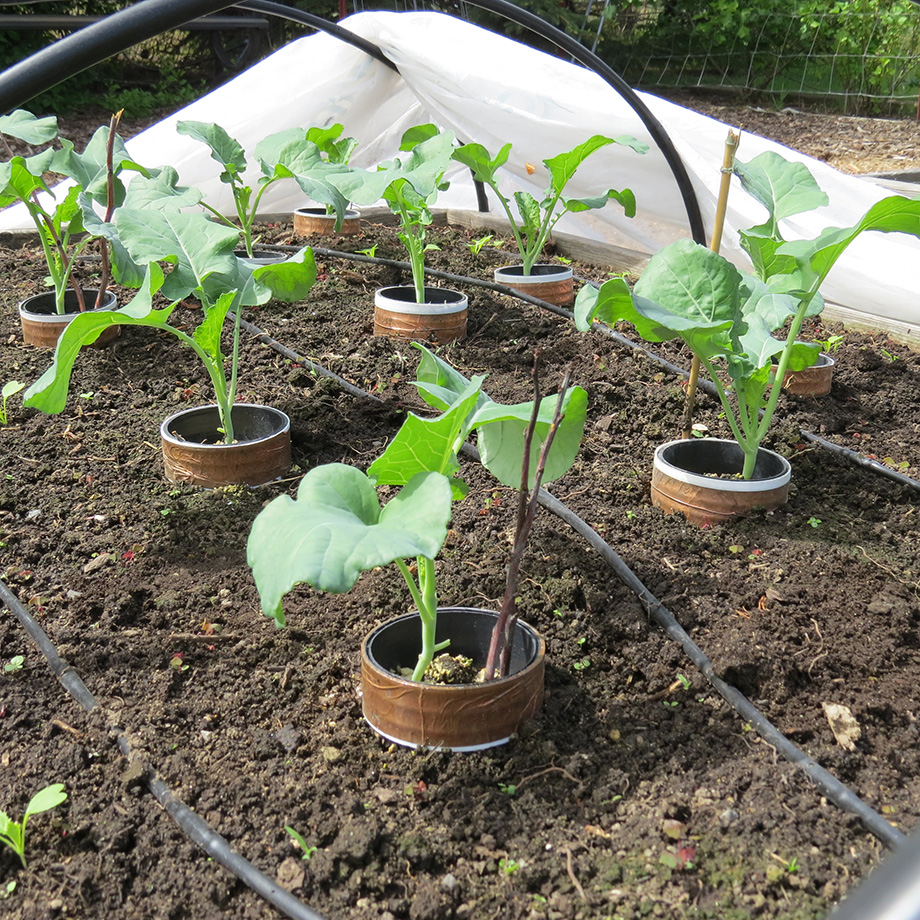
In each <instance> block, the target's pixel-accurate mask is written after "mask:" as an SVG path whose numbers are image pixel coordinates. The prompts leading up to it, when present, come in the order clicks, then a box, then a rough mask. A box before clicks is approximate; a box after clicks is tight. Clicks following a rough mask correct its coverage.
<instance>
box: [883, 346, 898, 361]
mask: <svg viewBox="0 0 920 920" xmlns="http://www.w3.org/2000/svg"><path fill="white" fill-rule="evenodd" d="M882 354H883V355H884V356H885V358H886V359H887V360H888V363H889V364H894V362H895V361H900V360H901V359H900V357H899V356H898V355H896V354H894V353H893V352H890V351H888V349H887V348H883V349H882Z"/></svg>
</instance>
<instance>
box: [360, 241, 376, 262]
mask: <svg viewBox="0 0 920 920" xmlns="http://www.w3.org/2000/svg"><path fill="white" fill-rule="evenodd" d="M358 252H359V253H360V254H361V255H362V256H367V257H368V258H369V259H373V258H374V256H375V255H377V244H376V243H374V245H373V246H368V247H367V249H359V250H358Z"/></svg>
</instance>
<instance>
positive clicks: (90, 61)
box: [0, 0, 396, 112]
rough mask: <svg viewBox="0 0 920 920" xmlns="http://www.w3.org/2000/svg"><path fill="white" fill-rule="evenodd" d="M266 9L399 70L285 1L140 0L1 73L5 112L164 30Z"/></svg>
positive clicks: (370, 47)
mask: <svg viewBox="0 0 920 920" xmlns="http://www.w3.org/2000/svg"><path fill="white" fill-rule="evenodd" d="M234 5H236V6H238V7H239V8H241V9H246V10H254V11H256V12H265V13H269V14H271V15H275V16H279V17H281V18H284V19H289V20H291V21H292V22H298V23H300V24H302V25H306V26H310V27H311V28H314V29H318V30H321V31H324V32H328V33H329V34H331V35H333V36H334V37H335V38H338V39H341V40H342V41H345V42H348V43H349V44H351V45H354V46H355V47H357V48H360V49H361V50H362V51H364V52H365V53H366V54H369V55H370V56H371V57H372V58H374V59H375V60H378V61H380V62H381V63H382V64H386V66H387V67H391V68H393V69H394V70H395V69H396V68H395V65H394V64H393V62H392V61H390V60H388V59H387V58H386V56H385V55H384V54H383V52H382V51H381V50H380V49H379V48H378V47H377V46H376V45H374V44H373V43H371V42H369V41H367V40H365V39H363V38H361V37H360V36H358V35H355V34H354V33H352V32H349V31H348V30H347V29H343V28H342V27H341V26H338V25H336V24H335V23H331V22H327V21H326V20H325V19H320V18H319V17H318V16H314V15H312V14H311V13H307V12H305V11H303V10H295V9H292V8H291V7H289V6H285V5H284V4H282V3H268V2H261V0H252V2H249V3H240V4H232V3H227V0H141V2H139V3H135V4H133V5H131V6H128V7H125V9H123V10H118V11H117V12H115V13H112V14H111V15H109V16H106V17H105V19H100V20H99V22H95V23H93V24H92V25H88V26H86V27H85V28H82V29H80V30H79V31H77V32H72V33H71V34H70V35H65V36H64V38H62V39H60V40H58V41H56V42H54V44H51V45H48V46H47V47H46V48H42V49H41V50H40V51H37V52H36V53H35V54H33V55H30V56H29V57H27V58H26V59H25V60H23V61H20V62H19V63H18V64H14V65H13V66H12V67H9V68H7V69H6V70H5V71H3V73H0V112H8V111H10V110H11V109H15V108H16V107H17V106H21V105H24V104H25V103H26V102H28V100H29V99H31V98H32V97H33V96H37V95H38V94H39V93H43V92H45V91H46V90H49V89H51V88H52V87H53V86H57V84H58V83H62V82H63V81H64V80H66V79H68V78H69V77H72V76H74V75H75V74H78V73H81V72H82V71H84V70H87V69H88V68H90V67H93V66H95V65H96V64H99V63H100V62H101V61H104V60H105V59H106V58H109V57H112V55H114V54H118V53H119V52H121V51H125V50H127V49H128V48H131V47H133V46H134V45H136V44H138V42H142V41H145V40H146V39H148V38H154V37H155V36H157V35H160V34H161V33H163V32H170V31H172V30H173V29H178V28H181V27H182V26H183V25H184V24H185V23H187V22H191V21H193V20H195V19H199V18H200V17H202V16H206V15H208V14H209V13H217V12H220V11H221V10H223V9H226V8H228V7H232V6H234Z"/></svg>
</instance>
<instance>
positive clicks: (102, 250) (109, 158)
mask: <svg viewBox="0 0 920 920" xmlns="http://www.w3.org/2000/svg"><path fill="white" fill-rule="evenodd" d="M123 111H124V109H120V110H119V111H117V112H116V113H115V114H114V115H113V116H112V117H111V119H110V120H109V136H108V139H107V140H108V142H107V144H106V148H105V202H106V208H105V217H103V218H102V219H103V221H105V223H107V224H108V223H111V222H112V215H113V214H114V213H115V130H116V128H117V127H118V122H119V121H121V113H122V112H123ZM99 257H100V259H101V261H102V274H101V275H100V276H99V291H98V293H97V294H96V307H101V306H102V304H103V302H104V299H105V292H106V289H107V288H108V286H109V272H110V270H111V267H110V265H109V244H108V242H107V241H106V239H105V238H104V237H100V238H99Z"/></svg>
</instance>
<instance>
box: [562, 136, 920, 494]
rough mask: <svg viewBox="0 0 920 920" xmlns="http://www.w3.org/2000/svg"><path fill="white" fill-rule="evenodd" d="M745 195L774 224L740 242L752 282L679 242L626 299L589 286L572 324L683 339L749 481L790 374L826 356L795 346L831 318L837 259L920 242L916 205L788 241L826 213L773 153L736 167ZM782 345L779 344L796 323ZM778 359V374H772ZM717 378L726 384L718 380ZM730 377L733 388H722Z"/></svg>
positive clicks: (803, 180) (887, 208)
mask: <svg viewBox="0 0 920 920" xmlns="http://www.w3.org/2000/svg"><path fill="white" fill-rule="evenodd" d="M734 172H735V174H736V175H737V176H738V177H739V179H740V181H741V185H742V188H743V189H744V190H745V191H746V192H747V193H748V194H749V195H750V196H751V197H752V198H753V199H754V200H755V201H757V202H758V203H759V204H760V205H762V206H763V208H764V209H765V211H766V215H767V220H766V221H765V222H764V223H762V224H760V225H758V226H755V227H750V228H749V229H747V230H744V231H741V244H742V247H743V248H744V250H745V251H746V252H747V254H748V256H750V258H751V261H752V263H753V266H754V272H753V274H747V273H745V272H742V271H740V270H739V269H737V268H736V267H735V266H734V265H733V264H732V263H731V262H729V261H728V260H727V259H725V258H723V257H722V256H721V255H719V254H718V253H715V252H713V251H712V250H711V249H708V248H707V247H706V246H703V245H700V244H699V243H695V242H692V241H691V240H678V241H677V242H675V243H671V244H670V245H668V246H665V247H664V248H663V249H661V250H660V251H659V252H657V253H656V254H655V255H654V256H652V258H651V259H650V260H649V263H648V266H647V267H646V269H645V271H644V272H643V273H642V277H641V278H640V279H639V281H638V282H637V283H636V285H635V288H634V289H633V291H630V289H629V287H628V286H627V284H626V282H625V281H623V280H622V279H612V280H610V281H607V282H605V283H604V284H603V286H602V287H601V288H600V290H597V289H595V288H594V287H592V286H591V285H585V286H584V287H583V288H582V289H581V290H580V291H579V293H578V297H577V298H576V302H575V320H576V325H577V326H578V328H579V329H581V330H583V331H584V330H587V329H589V328H590V327H591V324H592V323H593V322H595V321H597V320H600V321H603V322H605V323H606V324H607V325H608V326H613V325H614V324H615V323H617V322H619V321H621V320H626V321H628V322H630V323H632V324H633V326H634V327H635V329H636V331H637V332H638V334H639V335H640V336H641V337H642V338H643V339H645V340H646V341H649V342H663V341H670V340H671V339H676V338H679V339H681V340H682V341H683V342H684V343H685V344H686V345H687V346H688V347H689V348H690V350H691V351H692V352H693V353H694V355H695V356H696V357H697V358H698V359H699V361H700V364H701V366H702V367H703V368H705V370H706V373H707V374H708V375H709V378H710V380H711V382H712V383H713V385H714V386H715V388H716V392H717V394H718V397H719V401H720V403H721V404H722V409H723V411H724V412H725V418H726V421H727V422H728V425H729V428H730V430H731V433H732V436H733V437H734V439H735V441H736V442H737V443H738V446H739V447H740V448H741V450H742V452H743V454H744V465H743V470H742V476H743V478H744V479H751V478H752V477H753V475H754V466H755V463H756V461H757V456H758V451H759V449H760V445H761V442H762V441H763V439H764V438H765V437H766V435H767V432H768V431H769V429H770V425H771V424H772V421H773V417H774V414H775V412H776V407H777V405H778V401H779V398H780V394H781V392H782V388H781V387H778V386H772V383H773V381H774V380H783V379H784V377H785V374H786V372H787V371H799V370H803V369H804V368H806V367H809V366H811V365H812V364H814V362H815V361H816V360H817V358H818V354H819V350H820V349H819V346H818V345H816V344H813V343H806V342H801V341H799V340H798V335H799V332H800V330H801V329H802V324H803V323H804V321H805V318H806V317H807V316H815V315H817V314H818V313H820V312H821V310H822V309H823V307H824V301H823V298H822V297H821V294H820V288H821V286H822V285H823V283H824V280H825V278H826V277H827V275H828V273H829V272H830V271H831V269H832V268H833V267H834V265H835V263H836V262H837V260H838V259H839V258H840V256H842V255H843V253H844V252H845V251H846V249H847V247H848V246H849V245H850V243H852V242H853V240H855V239H856V238H857V237H859V236H860V235H861V234H862V233H864V232H868V231H876V232H881V233H906V234H910V235H912V236H918V237H920V201H917V200H914V199H910V198H904V197H899V196H892V197H889V198H884V199H882V200H881V201H878V202H876V203H875V204H874V205H872V207H871V208H869V210H868V211H867V212H866V213H865V214H864V215H863V216H862V218H861V219H860V220H859V221H858V222H857V223H856V224H855V225H854V226H852V227H839V228H838V227H829V228H826V229H825V230H823V231H822V232H821V233H820V234H818V236H816V237H815V238H814V239H811V240H792V241H787V240H786V239H784V237H783V235H782V233H781V230H780V222H781V220H782V219H784V218H789V217H792V216H795V215H797V214H802V213H807V212H810V211H813V210H815V209H817V208H819V207H822V206H823V205H826V204H827V203H828V197H827V195H826V194H825V193H824V192H823V191H822V190H821V189H820V188H819V186H818V184H817V182H816V181H815V179H814V177H813V176H812V174H811V173H810V172H809V170H808V168H807V167H806V166H804V164H802V163H792V162H790V161H787V160H785V159H783V157H781V156H779V155H778V154H776V153H773V152H770V151H768V152H766V153H762V154H760V155H758V156H757V157H755V158H754V159H753V160H751V161H750V162H749V163H742V162H740V161H738V160H736V161H735V166H734ZM790 317H791V321H790V322H789V325H788V332H787V334H786V338H785V340H784V341H783V340H781V339H777V338H775V337H774V336H773V334H772V333H773V331H775V330H778V329H781V328H783V327H784V325H785V324H786V322H787V320H790ZM774 360H776V362H777V363H776V364H775V365H774ZM720 371H721V373H720ZM726 377H727V379H726Z"/></svg>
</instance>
